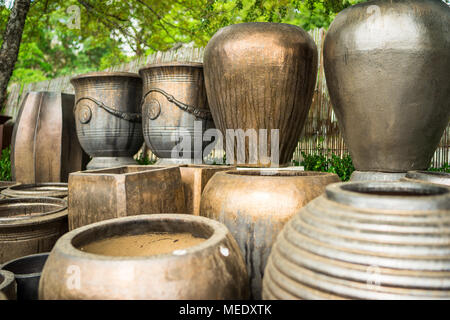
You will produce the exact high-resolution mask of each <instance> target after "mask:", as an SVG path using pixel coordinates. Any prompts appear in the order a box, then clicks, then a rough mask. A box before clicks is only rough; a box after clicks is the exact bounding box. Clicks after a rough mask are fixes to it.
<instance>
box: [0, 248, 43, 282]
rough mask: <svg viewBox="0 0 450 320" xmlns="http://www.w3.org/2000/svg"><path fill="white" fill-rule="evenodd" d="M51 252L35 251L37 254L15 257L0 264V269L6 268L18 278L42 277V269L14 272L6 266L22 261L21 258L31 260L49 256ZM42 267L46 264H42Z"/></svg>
mask: <svg viewBox="0 0 450 320" xmlns="http://www.w3.org/2000/svg"><path fill="white" fill-rule="evenodd" d="M49 254H50V252H42V253H35V254H30V255H26V256H23V257H19V258H15V259H12V260H9V261H6V262H5V263H4V264H2V265H0V271H1V270H4V271H7V272H10V273H12V274H13V275H14V277H15V278H16V279H28V278H35V277H40V276H41V274H42V270H41V271H40V272H33V273H14V272H12V271H9V270H6V269H4V268H5V267H7V266H8V265H10V264H12V263H15V262H17V261H20V260H29V259H33V258H39V257H42V256H46V257H47V258H48V256H49ZM46 260H47V259H46ZM44 265H45V262H44ZM42 269H44V266H42Z"/></svg>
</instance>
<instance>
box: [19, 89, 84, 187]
mask: <svg viewBox="0 0 450 320" xmlns="http://www.w3.org/2000/svg"><path fill="white" fill-rule="evenodd" d="M74 100H75V97H74V95H73V94H65V93H57V92H28V93H27V94H26V97H25V99H24V101H23V103H22V105H21V107H20V110H19V114H18V116H17V120H16V122H15V125H14V130H13V134H12V135H13V136H12V146H11V174H12V178H13V180H15V181H17V182H20V183H42V182H67V179H68V177H69V173H70V172H73V171H79V170H84V169H85V167H86V163H87V161H88V156H87V154H86V153H85V152H84V151H83V150H82V149H81V146H80V143H79V142H78V139H77V138H76V130H75V119H74V115H73V110H74Z"/></svg>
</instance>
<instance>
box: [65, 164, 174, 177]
mask: <svg viewBox="0 0 450 320" xmlns="http://www.w3.org/2000/svg"><path fill="white" fill-rule="evenodd" d="M128 167H147V169H145V170H141V171H136V172H127V173H116V172H104V171H111V170H117V169H122V168H128ZM164 169H171V167H166V166H159V165H155V164H152V165H140V164H130V165H122V166H117V167H110V168H101V169H90V170H83V171H77V172H72V173H71V174H74V175H76V176H113V177H116V176H130V175H136V174H141V173H143V172H147V171H156V170H164Z"/></svg>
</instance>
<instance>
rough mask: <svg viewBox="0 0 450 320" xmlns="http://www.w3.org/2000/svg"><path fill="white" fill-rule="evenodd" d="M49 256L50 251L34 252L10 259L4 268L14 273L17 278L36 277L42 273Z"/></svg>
mask: <svg viewBox="0 0 450 320" xmlns="http://www.w3.org/2000/svg"><path fill="white" fill-rule="evenodd" d="M47 258H48V253H40V254H33V255H29V256H25V257H21V258H18V259H15V260H12V261H9V262H7V263H5V264H4V265H3V267H2V269H3V270H7V271H10V272H12V273H14V276H15V277H17V278H26V277H34V276H37V275H40V274H41V272H42V269H43V268H44V265H45V262H46V261H47Z"/></svg>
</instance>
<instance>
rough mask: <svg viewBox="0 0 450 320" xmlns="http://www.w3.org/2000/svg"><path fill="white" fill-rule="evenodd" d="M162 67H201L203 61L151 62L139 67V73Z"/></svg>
mask: <svg viewBox="0 0 450 320" xmlns="http://www.w3.org/2000/svg"><path fill="white" fill-rule="evenodd" d="M164 67H191V68H203V62H195V61H171V62H158V63H151V64H148V65H146V66H144V67H142V68H140V69H139V74H141V72H143V71H146V70H149V69H156V68H164Z"/></svg>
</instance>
